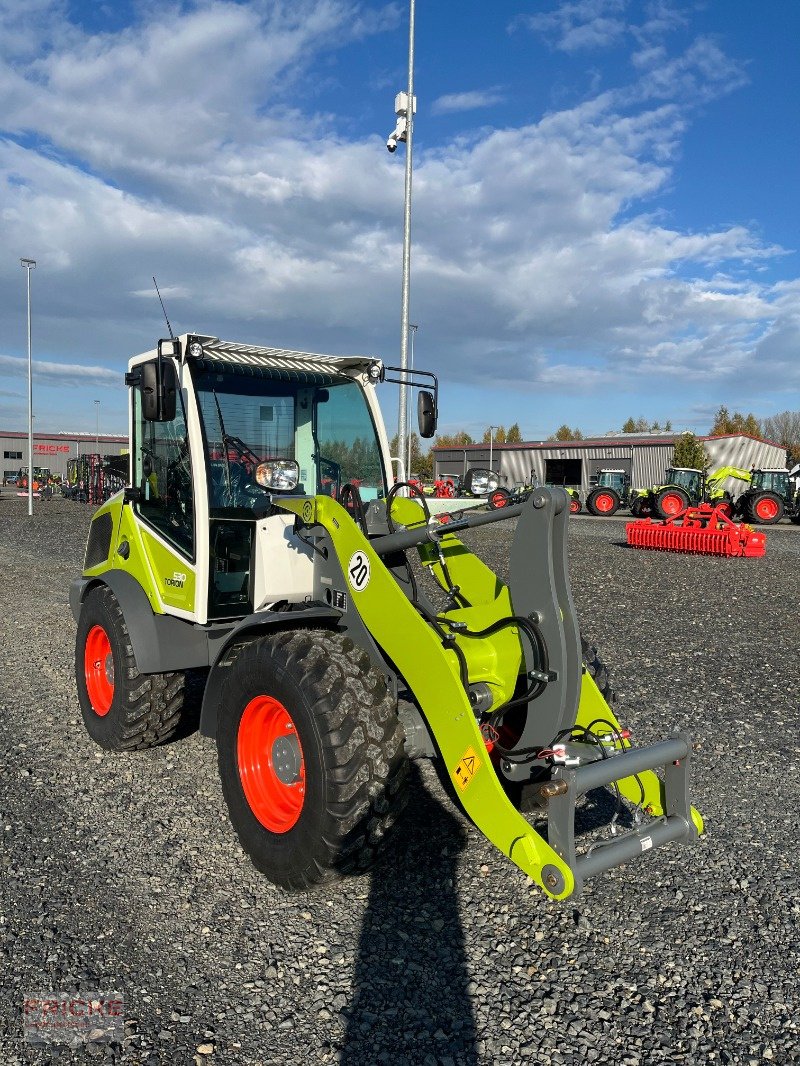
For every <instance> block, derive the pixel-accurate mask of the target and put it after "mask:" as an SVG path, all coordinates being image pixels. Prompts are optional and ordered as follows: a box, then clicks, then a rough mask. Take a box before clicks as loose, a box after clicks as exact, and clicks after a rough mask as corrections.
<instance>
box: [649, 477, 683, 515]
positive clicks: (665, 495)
mask: <svg viewBox="0 0 800 1066" xmlns="http://www.w3.org/2000/svg"><path fill="white" fill-rule="evenodd" d="M688 506H689V495H688V493H686V492H684V490H683V489H681V488H678V487H677V486H676V485H667V486H666V488H663V489H661V491H660V492H657V493H656V494H655V498H654V499H653V511H654V513H655V514H656V516H657V517H658V518H672V517H673V516H674V515H676V514H680V513H681V511H685V510H686V508H687V507H688Z"/></svg>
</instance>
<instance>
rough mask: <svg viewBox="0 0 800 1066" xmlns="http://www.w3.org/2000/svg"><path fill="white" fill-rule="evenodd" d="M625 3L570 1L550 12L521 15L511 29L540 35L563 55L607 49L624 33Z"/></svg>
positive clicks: (612, 1)
mask: <svg viewBox="0 0 800 1066" xmlns="http://www.w3.org/2000/svg"><path fill="white" fill-rule="evenodd" d="M626 7H627V0H574V2H572V3H566V4H561V5H560V7H558V8H556V9H555V10H554V11H550V12H542V13H540V14H537V15H521V16H519V17H518V18H517V19H515V20H514V23H513V24H512V26H513V27H514V28H516V27H517V26H524V27H527V28H528V29H530V30H533V31H534V32H535V33H541V34H542V36H544V37H545V39H546V40H548V41H549V42H550V43H551V44H552V46H553V47H554V48H558V49H560V50H561V51H563V52H577V51H582V50H589V49H595V48H607V47H608V46H609V45H612V44H615V43H617V42H618V41H619V40H620V39H621V38H622V37H623V36H624V35H625V33H626V31H627V25H626V22H625V20H624V18H623V17H622V16H623V15H624V13H625V9H626Z"/></svg>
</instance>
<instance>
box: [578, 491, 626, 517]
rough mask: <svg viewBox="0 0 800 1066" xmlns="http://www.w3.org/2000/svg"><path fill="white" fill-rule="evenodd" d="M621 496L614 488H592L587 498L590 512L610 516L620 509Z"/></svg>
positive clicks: (587, 507) (587, 506)
mask: <svg viewBox="0 0 800 1066" xmlns="http://www.w3.org/2000/svg"><path fill="white" fill-rule="evenodd" d="M619 505H620V498H619V495H618V494H617V493H616V492H615V491H614V489H603V488H600V489H592V491H591V492H590V493H589V497H588V499H587V500H586V510H587V511H588V512H589V514H593V515H596V516H597V515H600V516H603V517H605V518H610V517H611V516H612V515H613V514H616V513H617V511H618V510H619Z"/></svg>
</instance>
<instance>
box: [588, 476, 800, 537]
mask: <svg viewBox="0 0 800 1066" xmlns="http://www.w3.org/2000/svg"><path fill="white" fill-rule="evenodd" d="M728 478H733V479H735V480H737V481H741V482H743V483H745V484H746V485H747V488H746V489H745V490H744V491H743V492H741V493H740V494H739V495H737V496H734V495H733V494H732V493H730V492H729V491H728V490H727V489H723V487H722V486H723V484H724V482H725V481H726V480H727V479H728ZM702 503H710V504H712V505H714V506H716V505H720V506H721V507H722V508H723V510H724V512H725V513H726V514H727V515H728V516H729V517H731V518H741V519H744V521H746V522H751V523H756V524H759V525H772V524H774V523H775V522H779V521H780V520H781V519H782V518H784V517H786V518H789V519H791V521H792V522H795V523H800V490H798V489H795V487H794V485H793V483H792V479H791V478H790V476H789V471H788V470H786V469H769V470H767V469H762V470H756V469H753V470H741V469H739V468H737V467H732V466H724V467H720V468H719V469H718V470H715V471H714V472H713V473H711V474H705V473H704V472H703V471H702V470H697V469H694V468H691V467H676V466H672V467H669V468H668V469H667V470H666V471H665V472H664V482H663V484H661V485H654V486H651V487H650V488H647V489H635V488H632V487H631V480H630V475H629V474H628V472H627V471H625V470H620V469H606V470H600V471H599V473H598V476H597V485H596V486H595V487H594V488H593V489H592V491H591V492H590V493H589V495H588V497H587V500H586V509H587V510H588V511H589V513H590V514H593V515H603V516H611V515H614V514H616V512H617V511H618V510H620V508H627V509H628V510H629V511H630V512H631V514H632V515H633V516H634V518H645V517H649V516H652V517H655V518H661V519H666V518H672V517H674V516H675V515H677V514H679V513H680V512H682V511H685V510H686V508H687V507H696V506H698V505H699V504H702Z"/></svg>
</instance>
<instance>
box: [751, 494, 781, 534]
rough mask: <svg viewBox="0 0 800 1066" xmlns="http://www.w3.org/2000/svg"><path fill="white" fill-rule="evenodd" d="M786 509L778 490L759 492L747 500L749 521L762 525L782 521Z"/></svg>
mask: <svg viewBox="0 0 800 1066" xmlns="http://www.w3.org/2000/svg"><path fill="white" fill-rule="evenodd" d="M785 510H786V508H785V506H784V503H783V500H782V499H781V498H780V496H779V495H778V494H777V492H757V493H754V494H753V495H752V496H751V497H750V499H749V500H748V501H747V517H748V521H750V522H755V523H757V524H758V525H761V526H772V525H775V523H776V522H780V520H781V519H782V518H783V515H784V511H785Z"/></svg>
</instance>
